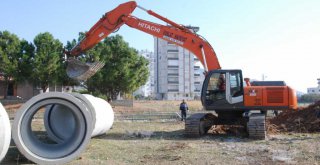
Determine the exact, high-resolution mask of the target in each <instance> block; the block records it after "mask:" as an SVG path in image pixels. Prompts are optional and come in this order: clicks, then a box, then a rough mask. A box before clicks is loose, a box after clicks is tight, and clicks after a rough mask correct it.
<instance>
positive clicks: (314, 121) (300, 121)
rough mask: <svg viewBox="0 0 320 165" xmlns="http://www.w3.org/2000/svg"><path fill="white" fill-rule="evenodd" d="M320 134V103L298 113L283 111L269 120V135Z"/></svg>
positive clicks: (301, 109)
mask: <svg viewBox="0 0 320 165" xmlns="http://www.w3.org/2000/svg"><path fill="white" fill-rule="evenodd" d="M278 132H296V133H314V132H320V101H317V102H315V103H314V104H311V105H310V106H308V107H305V108H300V109H299V110H297V111H290V110H289V111H283V112H282V113H280V114H279V115H278V116H277V117H275V118H272V119H269V120H268V133H270V134H274V133H278Z"/></svg>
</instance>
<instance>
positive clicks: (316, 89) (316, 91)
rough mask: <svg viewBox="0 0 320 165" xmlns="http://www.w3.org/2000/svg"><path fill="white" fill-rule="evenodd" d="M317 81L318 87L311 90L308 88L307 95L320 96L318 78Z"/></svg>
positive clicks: (319, 80) (319, 81) (319, 79)
mask: <svg viewBox="0 0 320 165" xmlns="http://www.w3.org/2000/svg"><path fill="white" fill-rule="evenodd" d="M317 80H318V86H317V87H313V88H308V90H307V92H308V94H311V93H314V94H320V78H318V79H317Z"/></svg>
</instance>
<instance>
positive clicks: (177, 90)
mask: <svg viewBox="0 0 320 165" xmlns="http://www.w3.org/2000/svg"><path fill="white" fill-rule="evenodd" d="M168 92H179V89H168Z"/></svg>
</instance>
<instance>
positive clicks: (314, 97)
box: [299, 93, 320, 103]
mask: <svg viewBox="0 0 320 165" xmlns="http://www.w3.org/2000/svg"><path fill="white" fill-rule="evenodd" d="M319 100H320V94H315V93H309V94H304V95H302V96H301V97H300V98H299V102H306V103H312V102H316V101H319Z"/></svg>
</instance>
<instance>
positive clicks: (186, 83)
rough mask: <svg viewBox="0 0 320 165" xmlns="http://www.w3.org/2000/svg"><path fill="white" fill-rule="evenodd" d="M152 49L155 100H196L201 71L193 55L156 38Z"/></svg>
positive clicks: (201, 75) (200, 86) (198, 93)
mask: <svg viewBox="0 0 320 165" xmlns="http://www.w3.org/2000/svg"><path fill="white" fill-rule="evenodd" d="M197 29H198V28H197ZM154 52H155V53H154V56H155V57H154V59H155V64H154V66H155V69H154V80H155V83H154V92H155V94H156V95H155V96H156V99H159V100H182V99H186V100H193V99H199V98H200V95H201V88H202V83H203V80H204V74H203V69H202V65H201V63H200V61H199V60H198V59H197V58H196V56H194V54H192V53H191V52H190V51H188V50H187V49H184V48H182V47H180V46H177V45H175V44H173V43H170V42H167V41H165V40H162V39H159V38H154Z"/></svg>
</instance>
